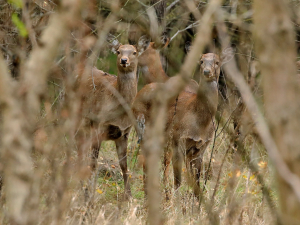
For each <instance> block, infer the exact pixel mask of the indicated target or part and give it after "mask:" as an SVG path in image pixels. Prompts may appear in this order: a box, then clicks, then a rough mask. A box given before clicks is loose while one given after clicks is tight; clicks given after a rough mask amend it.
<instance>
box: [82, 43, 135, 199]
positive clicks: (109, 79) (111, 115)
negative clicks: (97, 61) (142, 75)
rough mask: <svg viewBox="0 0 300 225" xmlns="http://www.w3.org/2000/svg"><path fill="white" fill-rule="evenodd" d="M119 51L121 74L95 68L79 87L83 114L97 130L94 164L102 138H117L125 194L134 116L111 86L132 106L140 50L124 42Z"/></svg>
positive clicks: (128, 188) (94, 145)
mask: <svg viewBox="0 0 300 225" xmlns="http://www.w3.org/2000/svg"><path fill="white" fill-rule="evenodd" d="M117 53H118V59H117V67H118V76H114V75H110V74H107V73H104V72H103V71H101V70H98V69H96V68H93V69H92V71H91V74H89V76H88V77H82V78H81V81H80V88H79V90H80V91H81V94H82V113H83V116H84V118H86V121H87V125H90V124H91V125H92V130H93V131H94V133H95V137H94V141H93V146H92V148H93V155H92V158H93V162H92V165H91V167H92V168H93V169H95V168H96V162H97V158H98V154H99V149H100V146H101V142H102V141H104V140H113V141H115V143H116V147H117V153H118V157H119V161H120V167H121V169H122V173H123V178H124V184H125V194H126V195H125V196H126V197H128V196H130V195H131V191H130V185H129V182H128V176H127V135H128V134H129V131H130V128H131V120H130V119H129V117H128V115H127V113H126V112H125V110H124V108H123V106H122V105H121V103H120V102H119V99H118V98H117V97H116V96H115V95H114V94H113V93H112V91H111V88H114V89H115V90H116V91H118V92H119V93H120V94H121V96H122V97H123V98H124V99H125V101H126V103H127V104H128V105H129V106H131V105H132V103H133V100H134V98H135V96H136V93H137V76H136V70H137V63H138V54H137V50H136V48H135V47H134V46H132V45H121V46H120V47H119V48H118V51H117ZM122 60H127V64H122Z"/></svg>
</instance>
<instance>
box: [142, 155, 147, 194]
mask: <svg viewBox="0 0 300 225" xmlns="http://www.w3.org/2000/svg"><path fill="white" fill-rule="evenodd" d="M144 157H145V156H144ZM147 173H148V167H147V165H146V157H145V161H144V163H143V182H144V197H145V199H146V198H147V195H148V191H147V190H148V189H147V186H148V185H147Z"/></svg>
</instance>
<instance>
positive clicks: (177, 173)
mask: <svg viewBox="0 0 300 225" xmlns="http://www.w3.org/2000/svg"><path fill="white" fill-rule="evenodd" d="M172 164H173V172H174V189H175V190H177V189H178V188H179V187H180V185H181V171H182V156H181V154H180V152H179V148H178V147H177V148H174V152H173V157H172Z"/></svg>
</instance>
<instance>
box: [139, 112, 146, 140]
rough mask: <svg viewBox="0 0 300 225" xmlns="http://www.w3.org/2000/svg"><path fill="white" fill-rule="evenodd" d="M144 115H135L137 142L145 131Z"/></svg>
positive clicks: (141, 138)
mask: <svg viewBox="0 0 300 225" xmlns="http://www.w3.org/2000/svg"><path fill="white" fill-rule="evenodd" d="M145 122H146V121H145V116H144V114H140V115H138V117H137V126H138V130H137V135H138V144H139V143H141V141H142V140H143V136H144V132H145Z"/></svg>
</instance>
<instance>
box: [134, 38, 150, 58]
mask: <svg viewBox="0 0 300 225" xmlns="http://www.w3.org/2000/svg"><path fill="white" fill-rule="evenodd" d="M149 44H150V38H149V37H148V36H147V35H143V36H141V37H140V39H139V40H138V43H137V45H136V48H137V50H138V52H139V55H141V54H142V53H143V52H144V51H145V50H146V49H147V48H148V46H149Z"/></svg>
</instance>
